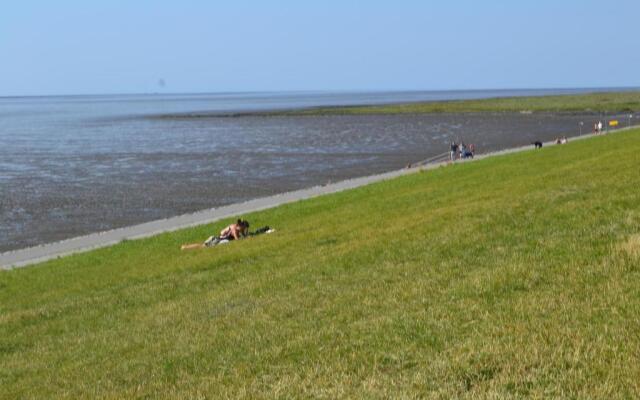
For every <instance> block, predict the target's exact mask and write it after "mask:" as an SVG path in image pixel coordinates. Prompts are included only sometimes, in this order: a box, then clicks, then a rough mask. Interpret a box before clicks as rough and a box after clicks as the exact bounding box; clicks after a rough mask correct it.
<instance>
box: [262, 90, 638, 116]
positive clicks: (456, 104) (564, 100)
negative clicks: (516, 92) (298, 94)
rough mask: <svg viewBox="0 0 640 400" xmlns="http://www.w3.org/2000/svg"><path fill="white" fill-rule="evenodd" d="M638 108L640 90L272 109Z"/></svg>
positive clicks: (318, 112) (348, 111)
mask: <svg viewBox="0 0 640 400" xmlns="http://www.w3.org/2000/svg"><path fill="white" fill-rule="evenodd" d="M638 111H640V91H629V92H608V93H607V92H605V93H588V94H577V95H561V96H530V97H499V98H490V99H479V100H454V101H434V102H421V103H406V104H388V105H372V106H340V107H317V108H310V109H305V110H295V111H285V112H275V113H272V114H276V115H367V114H424V113H473V112H587V113H588V112H592V113H629V112H638Z"/></svg>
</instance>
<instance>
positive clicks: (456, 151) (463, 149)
mask: <svg viewBox="0 0 640 400" xmlns="http://www.w3.org/2000/svg"><path fill="white" fill-rule="evenodd" d="M475 153H476V148H475V146H474V145H473V144H470V145H468V146H467V145H466V144H464V142H460V144H457V143H456V142H451V150H450V154H449V158H450V159H451V161H455V160H457V159H463V158H473V156H474V154H475Z"/></svg>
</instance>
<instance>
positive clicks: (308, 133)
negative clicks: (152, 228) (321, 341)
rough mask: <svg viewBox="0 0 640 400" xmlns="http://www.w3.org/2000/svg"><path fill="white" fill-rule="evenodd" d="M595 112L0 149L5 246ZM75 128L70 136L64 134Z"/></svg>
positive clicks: (497, 141)
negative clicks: (454, 142)
mask: <svg viewBox="0 0 640 400" xmlns="http://www.w3.org/2000/svg"><path fill="white" fill-rule="evenodd" d="M597 119H598V116H597V115H590V114H583V115H581V114H557V115H554V114H539V113H535V114H521V113H507V114H505V113H486V114H416V115H330V116H245V117H208V118H176V119H172V118H163V119H157V118H146V117H136V118H128V119H112V120H109V119H104V120H94V121H93V122H92V123H91V126H84V127H83V130H82V131H81V132H83V134H77V133H76V134H73V135H71V134H70V135H68V136H65V135H64V134H61V135H60V136H57V137H55V138H54V137H42V138H41V140H39V141H38V142H37V143H35V144H34V142H33V140H31V141H28V140H27V139H24V138H16V140H14V141H12V142H11V143H10V144H9V145H8V146H3V148H2V149H0V153H2V154H1V155H2V157H1V162H0V185H1V191H2V193H1V196H0V220H1V221H2V224H1V225H0V251H7V250H12V249H18V248H24V247H28V246H33V245H38V244H42V243H48V242H52V241H57V240H62V239H66V238H70V237H74V236H78V235H83V234H88V233H92V232H97V231H103V230H109V229H113V228H117V227H122V226H127V225H131V224H136V223H141V222H145V221H151V220H155V219H161V218H166V217H170V216H175V215H179V214H183V213H188V212H193V211H196V210H201V209H206V208H211V207H216V206H221V205H226V204H232V203H236V202H241V201H245V200H248V199H252V198H257V197H261V196H266V195H271V194H275V193H281V192H284V191H289V190H295V189H299V188H304V187H309V186H313V185H318V184H324V183H327V182H329V181H333V182H335V181H337V180H341V179H346V178H352V177H357V176H364V175H370V174H376V173H380V172H384V171H389V170H393V169H397V168H402V167H404V166H405V165H407V164H409V163H413V162H416V161H419V160H423V159H426V158H429V157H432V156H435V155H438V154H441V153H444V152H446V151H447V149H448V143H449V142H450V141H451V140H456V141H460V140H464V141H465V143H473V144H475V146H476V149H477V151H478V152H487V151H492V150H498V149H503V148H508V147H512V146H517V145H523V144H527V143H530V142H532V141H535V140H543V141H544V140H550V139H553V138H555V137H556V136H558V135H563V134H566V135H567V136H570V135H577V134H578V133H579V125H578V124H579V123H580V122H584V126H583V128H582V129H583V130H584V132H587V131H590V127H591V126H592V125H593V122H595V121H596V120H597ZM66 131H67V130H66V129H65V126H61V127H60V132H66Z"/></svg>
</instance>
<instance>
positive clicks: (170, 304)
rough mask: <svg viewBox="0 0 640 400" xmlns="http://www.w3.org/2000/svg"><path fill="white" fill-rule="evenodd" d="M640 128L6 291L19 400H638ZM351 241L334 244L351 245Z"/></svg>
mask: <svg viewBox="0 0 640 400" xmlns="http://www.w3.org/2000/svg"><path fill="white" fill-rule="evenodd" d="M638 154H640V131H638V130H635V131H628V132H625V133H618V134H615V135H609V136H603V137H597V138H594V139H590V140H584V141H579V142H574V143H569V144H568V145H565V146H554V147H548V148H544V149H542V150H539V151H533V150H532V151H530V152H525V153H520V154H513V155H507V156H501V157H495V158H491V159H486V160H482V161H479V162H474V163H466V164H460V165H455V166H450V167H443V168H440V169H437V170H434V171H429V172H424V173H416V174H413V175H410V176H406V177H403V178H399V179H395V180H392V181H387V182H383V183H380V184H374V185H370V186H367V187H363V188H360V189H356V190H352V191H348V192H344V193H339V194H336V195H331V196H326V197H322V198H317V199H313V200H308V201H303V202H299V203H295V204H291V205H286V206H282V207H278V208H275V209H272V210H268V211H263V212H259V213H256V214H253V215H247V216H246V217H247V218H248V219H249V220H251V222H252V223H253V224H254V226H257V225H263V224H269V225H272V226H275V227H277V228H278V232H277V233H275V234H273V235H264V236H262V237H257V238H252V239H250V240H246V241H242V242H238V243H231V244H229V245H224V246H220V247H218V248H214V249H207V250H203V251H195V252H191V253H183V252H180V250H179V249H178V247H179V245H180V244H181V243H183V242H189V241H197V240H202V239H203V238H204V237H206V236H207V235H209V234H210V233H211V232H215V231H216V230H217V229H219V228H220V227H221V226H222V225H224V223H222V222H221V223H219V224H216V226H215V227H211V226H206V227H198V228H194V229H188V230H184V231H180V232H177V233H170V234H164V235H159V236H157V237H153V238H149V239H144V240H140V241H129V242H124V243H121V244H119V245H117V246H113V247H110V248H105V249H100V250H96V251H92V252H90V253H85V254H80V255H75V256H71V257H66V258H62V259H59V260H54V261H50V262H47V263H45V264H42V265H39V266H35V267H31V268H26V269H21V270H14V271H8V272H2V273H0V387H1V388H2V390H1V391H0V397H1V398H7V399H9V398H10V399H13V398H33V397H38V398H50V397H59V398H73V399H75V398H125V397H127V398H128V397H150V398H224V397H240V398H242V397H244V398H309V397H313V398H329V399H332V398H368V399H369V398H416V397H421V398H423V397H429V398H442V399H448V398H452V397H453V398H477V397H482V398H520V397H523V396H531V397H576V398H611V397H620V398H624V397H628V398H632V397H637V396H638V395H640V383H639V382H640V350H639V349H640V335H639V334H638V332H640V192H639V191H638V187H640V176H639V174H638V167H639V157H638ZM341 229H342V230H346V231H345V232H344V233H342V234H340V235H336V234H335V232H336V231H338V230H341Z"/></svg>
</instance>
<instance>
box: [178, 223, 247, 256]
mask: <svg viewBox="0 0 640 400" xmlns="http://www.w3.org/2000/svg"><path fill="white" fill-rule="evenodd" d="M248 233H249V222H248V221H245V220H242V219H239V220H238V221H236V223H235V224H231V225H229V226H227V227H226V228H224V229H223V230H221V231H220V235H219V236H210V237H209V238H208V239H207V240H205V241H204V243H192V244H183V245H182V246H181V247H180V250H192V249H202V248H204V247H213V246H215V245H217V244H220V243H227V242H229V241H231V240H239V239H241V238H243V237H245V236H247V234H248Z"/></svg>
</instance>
